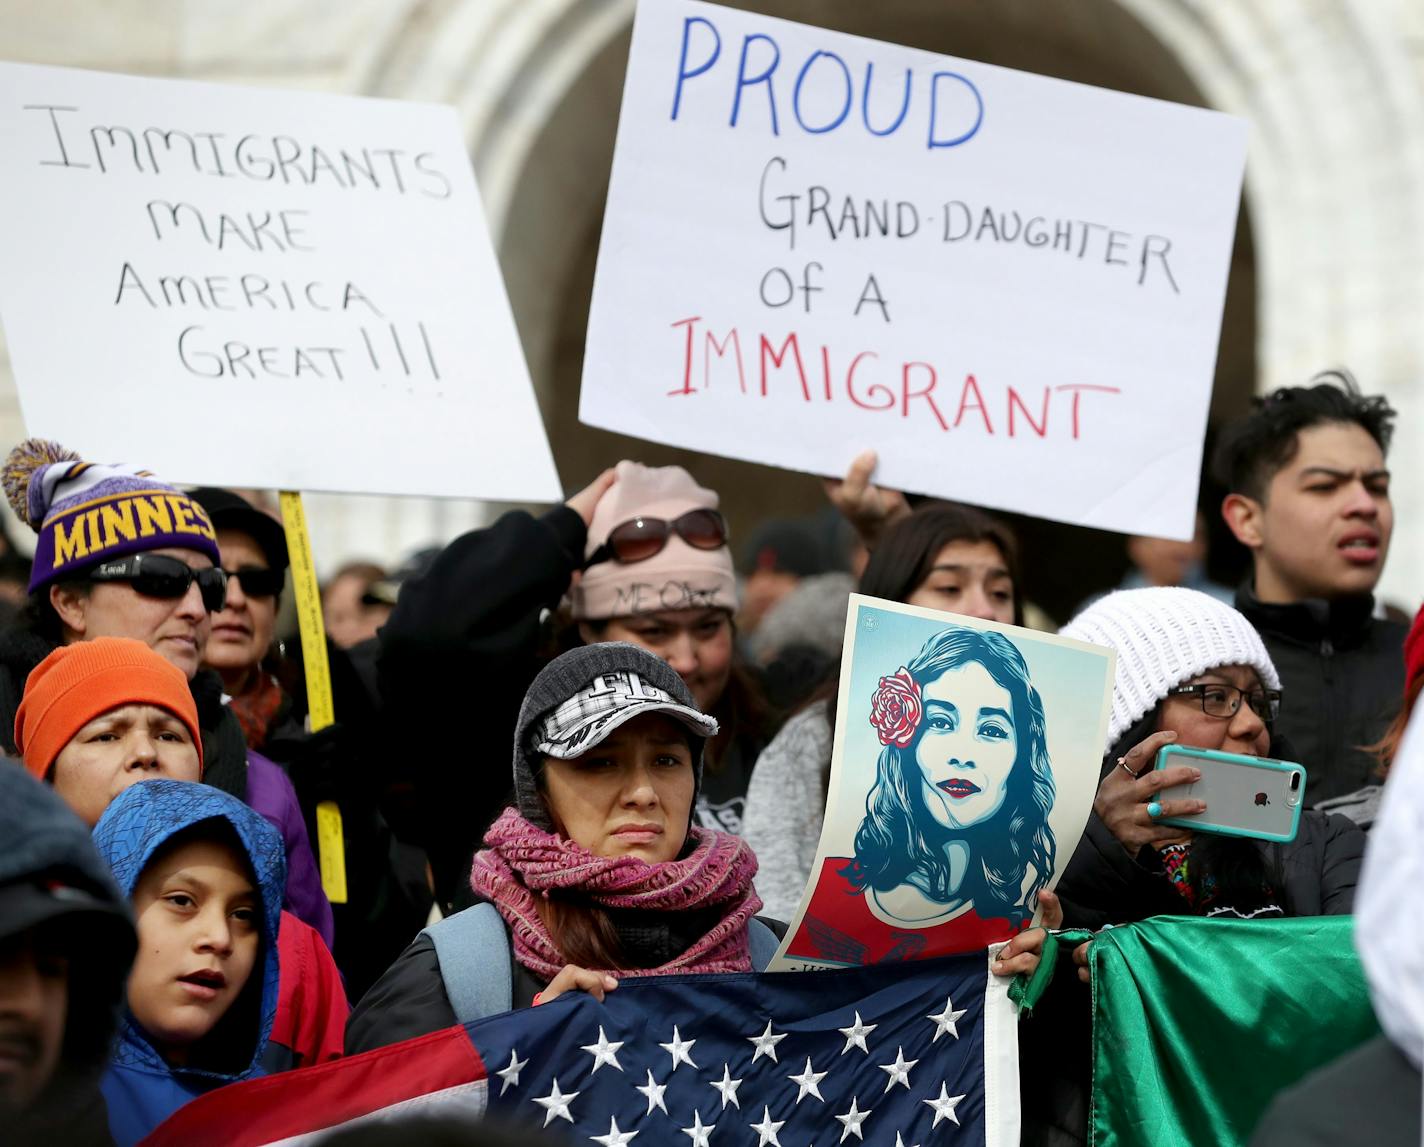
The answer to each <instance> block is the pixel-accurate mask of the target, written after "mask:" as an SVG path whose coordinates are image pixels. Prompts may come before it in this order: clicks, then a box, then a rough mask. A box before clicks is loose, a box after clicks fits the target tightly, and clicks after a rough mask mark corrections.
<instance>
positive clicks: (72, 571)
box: [3, 438, 221, 593]
mask: <svg viewBox="0 0 1424 1147" xmlns="http://www.w3.org/2000/svg"><path fill="white" fill-rule="evenodd" d="M3 478H4V484H5V495H6V497H7V498H8V499H9V501H10V505H11V506H12V507H13V508H14V510H15V513H16V514H18V515H19V517H20V520H21V521H23V522H24V523H25V524H26V525H27V526H29V527H30V529H32V530H34V531H35V533H37V534H38V535H39V543H38V544H37V545H36V547H35V557H34V565H33V566H32V568H31V570H30V592H31V593H33V592H34V591H35V590H37V589H42V588H43V587H44V586H47V585H49V584H50V583H51V582H56V581H59V580H61V579H63V578H66V577H72V576H74V575H76V574H80V573H83V572H84V571H85V570H87V569H89V568H90V567H92V566H95V565H98V564H99V563H100V562H103V561H112V560H113V559H115V558H121V557H125V556H127V555H128V554H138V553H143V552H144V551H146V550H159V549H164V548H165V547H168V546H176V547H178V548H180V549H185V550H196V551H197V552H198V553H200V554H206V555H207V556H208V557H209V558H211V559H212V562H213V564H214V565H218V564H220V562H221V558H220V557H219V555H218V543H217V538H216V535H215V534H214V533H213V524H212V522H211V521H210V520H209V519H208V515H207V511H205V510H204V509H203V507H202V506H200V505H198V503H197V502H195V501H193V499H192V498H190V497H189V496H188V495H187V494H184V493H183V492H182V491H181V490H178V489H177V488H175V487H173V486H169V485H168V484H167V483H164V482H160V481H159V480H158V479H156V478H155V477H154V476H153V475H152V474H150V473H149V472H148V471H147V470H140V469H138V468H137V467H134V466H127V465H122V464H120V465H104V464H100V463H95V462H85V461H83V460H82V459H81V458H80V457H79V456H78V455H77V454H75V453H73V452H72V451H69V450H66V449H65V448H64V447H63V446H60V445H59V444H58V443H57V442H46V441H45V440H43V439H41V438H31V439H28V440H27V441H24V442H21V443H20V445H18V446H16V447H15V449H14V450H12V451H10V456H9V457H8V458H7V459H6V460H5V469H4V475H3Z"/></svg>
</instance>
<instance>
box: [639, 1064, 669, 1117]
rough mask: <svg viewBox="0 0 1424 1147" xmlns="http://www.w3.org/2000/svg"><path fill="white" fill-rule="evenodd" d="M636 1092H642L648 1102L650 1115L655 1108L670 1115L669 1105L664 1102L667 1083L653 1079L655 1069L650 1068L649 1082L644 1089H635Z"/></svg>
mask: <svg viewBox="0 0 1424 1147" xmlns="http://www.w3.org/2000/svg"><path fill="white" fill-rule="evenodd" d="M633 1090H634V1091H639V1092H642V1094H643V1098H644V1099H646V1100H647V1101H648V1114H649V1115H651V1114H652V1113H653V1108H654V1107H658V1108H661V1109H662V1113H663V1114H664V1115H666V1114H667V1113H668V1109H667V1104H666V1103H664V1102H663V1092H665V1091H666V1090H667V1084H666V1083H659V1082H658V1081H657V1080H655V1079H654V1078H653V1069H652V1068H648V1082H647V1083H646V1084H644V1085H643V1086H642V1087H635V1088H634V1089H633Z"/></svg>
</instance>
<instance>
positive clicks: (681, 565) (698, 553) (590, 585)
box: [569, 462, 737, 621]
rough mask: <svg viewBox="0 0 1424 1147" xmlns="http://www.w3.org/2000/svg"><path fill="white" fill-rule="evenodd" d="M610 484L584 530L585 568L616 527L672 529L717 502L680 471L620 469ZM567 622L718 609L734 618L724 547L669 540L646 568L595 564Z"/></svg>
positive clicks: (733, 578) (732, 580)
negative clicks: (647, 523)
mask: <svg viewBox="0 0 1424 1147" xmlns="http://www.w3.org/2000/svg"><path fill="white" fill-rule="evenodd" d="M617 474H618V478H617V481H615V482H614V483H613V485H612V486H611V487H609V490H608V493H606V494H604V495H603V497H602V498H600V499H599V501H598V505H597V506H596V507H595V508H594V511H593V522H592V524H590V526H589V528H588V546H587V548H586V549H585V550H584V560H585V561H586V560H587V559H588V558H590V557H592V556H593V555H594V553H595V552H596V551H597V550H598V548H599V547H600V546H602V545H603V543H604V542H606V541H607V540H608V535H609V534H610V533H612V531H613V529H614V527H615V526H620V525H622V524H623V523H624V522H628V521H631V520H632V519H634V518H661V519H663V520H664V521H667V522H672V521H675V520H676V519H677V518H679V517H681V516H682V515H683V514H685V513H687V512H688V511H689V510H704V509H705V510H715V509H716V508H717V495H716V494H715V493H714V492H713V491H711V490H708V489H705V488H704V487H702V486H699V485H698V484H697V483H696V482H695V481H693V479H692V475H691V474H689V473H688V472H687V471H686V470H684V469H683V468H682V467H681V466H656V467H654V466H643V465H641V464H640V463H637V462H620V463H618V469H617ZM569 596H570V600H571V601H572V603H573V615H574V617H576V618H578V619H579V620H581V621H585V620H586V621H605V620H607V619H608V618H611V617H632V616H634V615H636V614H640V613H655V612H657V611H659V610H665V609H708V608H712V609H725V610H728V611H730V612H736V609H737V575H736V572H735V570H734V569H733V568H732V551H731V549H730V548H729V547H727V546H721V547H719V548H718V549H715V550H698V549H694V548H693V547H692V546H689V545H688V544H687V543H686V542H685V541H683V540H682V538H680V537H678V536H677V534H676V533H673V534H671V535H670V536H669V538H668V540H667V545H666V546H664V547H663V549H662V550H661V551H660V552H659V553H657V554H655V555H654V556H652V557H650V558H648V559H647V560H646V561H641V562H629V563H627V564H626V565H625V564H623V563H621V562H617V561H606V562H599V563H598V564H597V565H595V566H590V567H589V568H588V569H587V570H585V571H584V574H583V577H582V578H581V579H580V580H579V584H578V585H577V586H575V587H574V589H573V590H572V591H571V593H570V595H569Z"/></svg>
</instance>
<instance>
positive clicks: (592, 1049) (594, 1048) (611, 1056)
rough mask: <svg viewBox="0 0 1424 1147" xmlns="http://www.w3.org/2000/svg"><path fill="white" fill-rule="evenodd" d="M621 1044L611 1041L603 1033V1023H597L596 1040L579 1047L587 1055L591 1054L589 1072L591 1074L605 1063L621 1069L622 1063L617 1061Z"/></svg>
mask: <svg viewBox="0 0 1424 1147" xmlns="http://www.w3.org/2000/svg"><path fill="white" fill-rule="evenodd" d="M622 1046H623V1045H622V1044H621V1043H613V1042H611V1041H610V1040H609V1038H608V1037H607V1036H606V1035H604V1034H603V1025H602V1024H599V1026H598V1042H597V1043H586V1044H583V1045H582V1046H581V1047H580V1048H579V1050H580V1051H586V1052H588V1054H589V1055H591V1056H593V1070H592V1071H590V1072H589V1074H590V1075H592V1074H593V1072H594V1071H597V1070H598V1069H599V1068H600V1067H602V1066H603V1065H604V1064H605V1063H607V1064H611V1065H612V1066H613V1067H616V1068H617V1069H618V1070H619V1071H622V1070H623V1065H622V1064H621V1063H619V1062H618V1049H619V1048H620V1047H622Z"/></svg>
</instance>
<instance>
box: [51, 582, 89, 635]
mask: <svg viewBox="0 0 1424 1147" xmlns="http://www.w3.org/2000/svg"><path fill="white" fill-rule="evenodd" d="M49 604H50V606H51V607H52V608H53V609H54V612H55V613H56V614H57V615H58V616H59V622H60V624H61V625H62V626H63V627H64V629H65V631H66V632H68V633H73V634H75V635H76V636H77V637H78V638H79V639H80V640H83V638H84V630H85V618H86V615H87V613H88V608H87V607H88V605H89V595H88V594H87V593H85V592H84V591H82V590H79V589H77V588H75V587H74V586H72V585H52V586H50V587H49Z"/></svg>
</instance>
